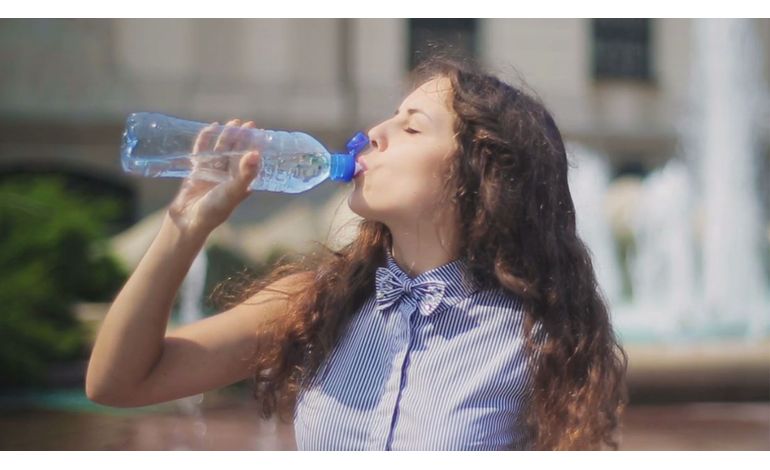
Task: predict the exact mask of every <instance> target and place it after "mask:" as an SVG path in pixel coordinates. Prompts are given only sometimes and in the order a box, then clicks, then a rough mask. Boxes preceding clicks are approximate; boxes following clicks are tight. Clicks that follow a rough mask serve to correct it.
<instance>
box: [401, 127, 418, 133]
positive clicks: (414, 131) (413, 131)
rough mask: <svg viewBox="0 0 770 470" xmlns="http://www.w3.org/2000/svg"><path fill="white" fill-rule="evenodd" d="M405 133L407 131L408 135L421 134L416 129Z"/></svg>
mask: <svg viewBox="0 0 770 470" xmlns="http://www.w3.org/2000/svg"><path fill="white" fill-rule="evenodd" d="M404 131H406V133H408V134H419V132H418V131H416V130H414V129H409V128H407V129H404Z"/></svg>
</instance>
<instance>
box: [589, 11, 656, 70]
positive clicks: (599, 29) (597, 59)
mask: <svg viewBox="0 0 770 470" xmlns="http://www.w3.org/2000/svg"><path fill="white" fill-rule="evenodd" d="M650 27H651V21H650V20H649V19H647V18H622V19H612V18H598V19H593V20H592V32H593V46H594V47H593V75H594V79H596V80H601V79H631V80H644V81H651V80H652V73H651V71H650V63H651V59H650V54H651V47H650Z"/></svg>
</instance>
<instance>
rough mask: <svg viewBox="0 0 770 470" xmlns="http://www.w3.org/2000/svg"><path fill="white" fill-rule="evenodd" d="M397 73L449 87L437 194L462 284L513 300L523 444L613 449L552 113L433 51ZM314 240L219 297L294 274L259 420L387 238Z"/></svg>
mask: <svg viewBox="0 0 770 470" xmlns="http://www.w3.org/2000/svg"><path fill="white" fill-rule="evenodd" d="M409 77H410V78H411V80H410V81H409V86H410V87H411V89H415V88H416V87H418V86H419V85H420V84H421V83H424V82H426V81H428V80H429V79H431V78H438V77H446V78H448V79H449V80H450V82H451V85H452V89H451V96H450V101H451V102H450V103H448V105H451V110H452V111H453V112H454V113H455V115H456V119H455V130H456V139H457V144H458V152H457V155H456V157H455V158H453V159H452V160H451V163H450V166H451V168H449V174H450V177H449V178H447V179H446V185H445V188H444V194H445V196H446V199H445V200H446V203H448V204H456V205H457V208H458V209H459V215H460V226H461V227H460V235H461V240H460V254H461V256H463V257H464V258H465V260H466V261H467V267H468V269H469V272H470V274H471V275H472V277H473V279H474V280H475V281H476V282H477V283H478V284H479V285H480V286H481V288H501V289H505V290H507V291H508V292H510V293H513V294H515V295H517V296H519V297H520V298H521V299H522V301H523V304H524V308H525V313H526V321H525V333H526V346H527V352H528V353H529V354H530V355H531V357H536V361H535V362H534V365H535V366H536V370H535V376H534V377H535V378H534V389H533V390H531V394H530V397H531V403H530V405H529V408H528V410H527V411H526V414H527V416H526V417H525V423H526V425H527V426H529V427H530V429H533V430H534V431H533V432H534V434H533V441H532V449H533V450H602V449H606V448H610V449H612V450H617V449H618V445H619V443H618V441H619V434H620V432H619V431H620V429H619V428H620V418H621V414H622V412H623V409H624V408H625V406H626V404H627V403H628V391H627V385H626V377H625V376H626V370H627V365H628V357H627V355H626V352H625V351H624V350H623V348H622V346H621V345H620V344H619V342H618V341H617V339H616V337H615V334H614V332H613V329H612V325H611V323H610V317H609V311H608V307H607V302H606V300H605V299H604V298H603V296H602V294H601V291H600V289H599V286H598V284H597V281H596V275H595V273H594V269H593V265H592V262H591V256H590V253H589V251H588V249H587V248H586V246H585V244H584V243H583V241H582V240H581V239H580V238H579V237H578V234H577V233H576V226H575V207H574V205H573V202H572V197H571V195H570V191H569V186H568V182H567V171H568V167H569V163H568V158H567V154H566V152H565V148H564V144H563V141H562V137H561V133H560V131H559V129H558V128H557V127H556V123H555V122H554V119H553V117H552V116H551V114H550V113H549V112H548V110H547V109H546V107H545V106H544V105H543V103H542V101H541V100H540V99H539V98H537V95H536V94H534V93H530V94H528V93H524V92H523V91H522V90H521V89H517V88H515V87H513V86H511V85H510V84H507V83H505V82H503V81H501V80H500V79H498V78H496V77H495V76H494V74H492V73H488V72H486V71H485V70H484V68H483V67H482V66H481V65H479V64H478V63H475V62H471V61H469V60H459V59H452V58H447V57H434V58H432V59H429V60H426V61H423V62H422V63H421V64H420V65H418V66H417V68H415V69H414V70H413V71H412V72H411V74H410V76H409ZM320 246H321V247H322V249H321V250H320V251H314V252H313V253H310V254H306V255H303V256H299V257H294V258H290V259H287V258H286V257H284V258H282V259H281V260H279V262H278V263H277V264H276V265H274V266H273V267H272V268H271V271H270V272H269V274H268V275H266V276H264V277H261V278H260V279H257V280H256V281H254V280H251V281H249V282H248V283H246V284H243V283H242V284H241V285H240V287H241V288H240V289H238V290H237V291H236V292H237V293H238V295H237V296H234V297H233V296H230V301H229V302H228V303H230V304H235V303H238V302H242V301H243V300H245V299H246V298H248V297H250V296H251V295H252V294H254V293H255V292H257V291H259V290H262V289H264V288H265V287H266V286H268V285H269V284H272V283H273V282H275V281H277V280H279V279H281V278H284V277H286V276H288V275H295V277H296V281H297V282H295V283H294V285H296V290H294V291H292V292H284V293H285V294H286V295H287V298H288V300H289V305H290V308H289V310H288V311H287V312H286V315H285V316H282V317H280V318H278V319H276V320H275V322H274V323H273V324H272V326H271V327H270V329H269V332H270V335H271V339H270V340H269V341H264V342H261V344H260V345H259V347H260V349H259V351H258V353H257V355H256V360H255V362H254V366H253V367H254V370H253V372H254V373H253V378H254V380H255V387H254V392H253V393H254V398H255V399H256V400H257V401H258V403H259V405H260V410H261V414H262V416H263V417H264V418H269V417H271V416H272V415H273V413H275V412H276V411H277V412H278V416H279V418H280V419H281V420H282V421H284V422H289V420H290V419H291V418H290V417H291V416H292V415H293V410H294V406H295V405H296V398H297V395H298V392H299V390H300V387H301V386H303V384H305V383H308V382H307V381H312V380H313V378H314V377H315V374H316V372H318V369H319V366H320V365H321V364H322V363H323V361H324V360H325V359H326V358H327V357H328V355H329V354H330V352H331V351H332V349H333V348H334V346H335V345H336V344H337V342H338V341H339V339H340V334H341V332H342V330H343V329H344V327H345V325H347V324H348V322H349V321H350V319H351V318H352V316H353V315H354V314H355V313H356V312H357V311H358V310H359V308H360V307H361V306H362V305H363V303H364V302H365V301H366V299H367V298H369V297H370V296H371V295H372V294H373V293H374V289H375V271H376V269H377V267H379V266H383V265H384V264H385V261H386V253H387V250H388V249H389V248H391V246H392V238H391V234H390V231H389V229H388V228H387V227H386V226H385V225H384V224H383V223H381V222H377V221H371V220H361V221H360V222H359V225H358V232H357V236H356V237H355V239H354V240H353V241H352V242H350V243H349V244H347V245H346V246H344V247H342V248H341V249H339V250H335V249H331V248H329V247H327V246H326V245H324V244H322V243H321V244H320ZM232 286H233V285H232V284H231V285H230V287H232ZM220 287H221V286H220ZM219 292H220V294H221V293H222V292H223V291H221V290H219ZM229 292H233V291H232V289H230V290H229ZM225 297H227V296H226V295H222V296H220V298H225ZM535 325H537V326H538V327H540V326H542V331H543V332H544V334H543V335H540V334H537V331H538V329H537V328H533V327H534V326H535ZM263 337H264V336H263Z"/></svg>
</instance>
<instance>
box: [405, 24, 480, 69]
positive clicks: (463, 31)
mask: <svg viewBox="0 0 770 470" xmlns="http://www.w3.org/2000/svg"><path fill="white" fill-rule="evenodd" d="M476 31H477V20H476V19H475V18H420V19H410V20H409V68H410V69H411V68H413V67H414V66H415V65H417V64H418V63H419V62H420V61H422V60H424V59H427V58H428V57H430V56H431V55H433V54H435V53H441V54H446V55H449V56H450V57H456V58H460V57H474V56H476V53H477V51H476V47H477V40H476Z"/></svg>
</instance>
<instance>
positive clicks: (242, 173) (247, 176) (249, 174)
mask: <svg viewBox="0 0 770 470" xmlns="http://www.w3.org/2000/svg"><path fill="white" fill-rule="evenodd" d="M261 163H262V159H261V157H260V155H259V152H257V151H253V152H248V153H247V154H245V155H244V156H243V158H241V161H240V162H238V178H237V179H238V183H239V186H242V187H243V188H246V187H248V186H249V184H251V182H252V181H253V180H254V178H256V176H257V174H258V173H259V168H260V165H261Z"/></svg>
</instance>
